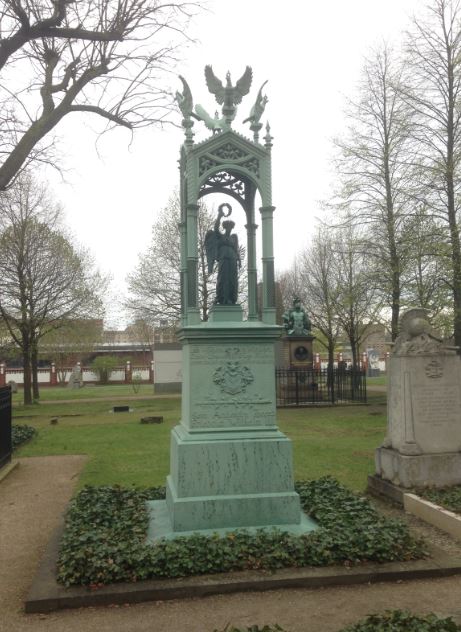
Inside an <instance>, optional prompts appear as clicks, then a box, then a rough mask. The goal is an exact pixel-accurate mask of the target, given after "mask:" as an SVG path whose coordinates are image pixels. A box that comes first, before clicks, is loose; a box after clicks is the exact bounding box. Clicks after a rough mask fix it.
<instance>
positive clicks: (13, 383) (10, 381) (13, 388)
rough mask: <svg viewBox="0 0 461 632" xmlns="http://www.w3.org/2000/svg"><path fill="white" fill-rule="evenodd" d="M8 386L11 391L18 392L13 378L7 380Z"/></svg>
mask: <svg viewBox="0 0 461 632" xmlns="http://www.w3.org/2000/svg"><path fill="white" fill-rule="evenodd" d="M8 386H10V387H11V392H12V393H17V392H18V385H17V384H16V382H15V381H14V380H9V382H8Z"/></svg>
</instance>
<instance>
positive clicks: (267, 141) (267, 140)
mask: <svg viewBox="0 0 461 632" xmlns="http://www.w3.org/2000/svg"><path fill="white" fill-rule="evenodd" d="M272 140H273V137H272V136H271V126H270V125H269V121H267V123H266V135H265V136H264V146H265V147H266V148H267V149H270V148H271V147H272Z"/></svg>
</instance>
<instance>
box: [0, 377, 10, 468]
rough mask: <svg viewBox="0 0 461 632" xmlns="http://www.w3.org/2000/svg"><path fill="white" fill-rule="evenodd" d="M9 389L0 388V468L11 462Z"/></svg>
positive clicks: (5, 387)
mask: <svg viewBox="0 0 461 632" xmlns="http://www.w3.org/2000/svg"><path fill="white" fill-rule="evenodd" d="M11 452H12V448H11V388H10V387H9V386H2V387H0V468H2V467H3V466H4V465H6V464H7V463H9V462H10V461H11Z"/></svg>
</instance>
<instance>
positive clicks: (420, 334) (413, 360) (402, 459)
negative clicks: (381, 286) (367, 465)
mask: <svg viewBox="0 0 461 632" xmlns="http://www.w3.org/2000/svg"><path fill="white" fill-rule="evenodd" d="M460 387H461V360H460V357H459V356H458V355H457V353H456V349H455V348H454V347H447V346H444V345H443V344H442V342H441V341H440V340H438V339H437V338H436V337H435V336H434V335H433V334H432V329H431V326H430V324H429V322H428V320H427V310H424V309H411V310H409V311H408V312H406V313H405V314H404V315H403V316H402V319H401V333H400V335H399V336H398V338H397V340H396V342H395V345H394V348H393V352H392V354H391V357H390V363H389V382H388V426H387V436H386V439H385V441H384V443H383V445H382V447H380V448H378V449H377V450H376V472H377V474H378V476H380V477H381V478H383V479H384V480H387V481H390V482H392V483H394V484H395V485H399V486H401V487H407V488H408V487H418V486H434V487H442V486H445V485H454V484H459V483H461V392H460Z"/></svg>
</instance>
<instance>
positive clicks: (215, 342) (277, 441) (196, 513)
mask: <svg viewBox="0 0 461 632" xmlns="http://www.w3.org/2000/svg"><path fill="white" fill-rule="evenodd" d="M205 77H206V82H207V86H208V89H209V91H210V92H211V93H213V94H214V95H215V97H216V101H217V102H218V104H220V105H222V112H221V115H219V114H218V113H217V114H216V115H215V117H214V118H213V117H211V116H210V115H209V114H208V113H207V112H206V110H205V109H204V108H203V107H202V106H199V105H197V106H195V109H194V105H193V100H192V94H191V91H190V89H189V86H188V84H187V82H186V80H185V79H184V78H182V77H181V78H180V79H181V81H182V85H183V91H182V93H179V92H178V93H177V95H176V99H177V102H178V105H179V108H180V110H181V112H182V115H183V121H182V126H183V128H184V132H185V141H184V144H183V145H182V147H181V156H180V182H181V184H180V199H181V223H180V230H181V299H182V322H181V327H180V329H179V334H178V335H179V339H180V340H181V342H182V348H183V383H182V410H181V421H180V423H179V424H178V425H177V426H176V427H175V428H174V429H173V430H172V433H171V455H170V474H169V476H168V478H167V485H166V487H167V491H166V502H165V501H154V502H153V503H151V505H152V512H151V515H152V520H151V528H150V537H151V538H152V539H153V540H155V539H156V538H159V537H163V536H164V537H175V536H179V535H184V534H187V533H190V532H195V531H204V532H206V531H208V530H212V531H216V530H220V529H225V530H229V529H235V528H237V527H272V526H277V527H279V528H281V529H283V530H289V531H292V532H295V533H302V532H305V531H309V530H311V529H312V528H314V526H313V524H312V523H311V522H310V521H309V519H308V518H307V517H306V516H305V515H304V514H303V513H302V511H301V508H300V501H299V497H298V494H297V493H296V492H295V491H294V484H293V467H292V448H291V441H290V440H289V439H288V438H287V437H286V436H285V435H284V434H283V433H282V432H280V430H279V429H278V428H277V421H276V404H275V366H274V343H275V341H276V340H277V339H278V338H279V337H280V336H281V333H282V328H281V327H279V326H277V325H276V324H275V313H276V309H275V281H274V253H273V213H274V206H273V205H272V197H271V148H272V137H271V135H270V129H269V125H268V124H267V125H266V134H265V136H264V139H263V142H262V143H261V142H260V140H259V133H260V131H261V129H262V123H261V122H260V119H261V116H262V114H263V112H264V108H265V106H266V103H267V97H266V96H264V95H263V93H262V88H263V86H264V84H263V86H261V89H260V90H259V92H258V94H257V97H256V101H255V103H254V105H253V107H252V109H251V112H250V114H249V116H248V117H247V118H246V119H245V122H247V123H250V131H251V132H252V138H251V139H248V138H246V137H245V136H244V135H242V134H240V133H238V132H236V131H234V130H233V129H232V123H233V121H234V119H235V117H236V113H237V105H238V104H239V103H240V102H241V100H242V98H243V97H244V96H245V95H246V94H248V92H249V91H250V88H251V82H252V70H251V68H250V67H248V66H247V68H246V70H245V72H244V74H243V76H242V77H241V78H240V79H239V80H238V81H237V82H236V84H235V85H233V84H232V81H231V77H230V74H229V73H227V77H226V83H225V84H223V83H222V82H221V81H220V80H219V79H218V78H217V77H216V76H215V75H214V73H213V70H212V68H211V66H206V68H205ZM195 121H200V122H203V123H205V125H206V127H207V128H208V129H210V130H211V132H212V134H211V135H210V136H209V137H208V138H207V139H206V140H204V141H203V142H199V143H195V142H194V132H193V126H194V124H195ZM257 192H259V194H260V196H261V201H262V205H261V207H260V208H259V219H258V220H257V219H256V212H255V197H256V193H257ZM211 193H220V194H227V195H228V196H229V197H230V198H232V199H233V200H234V201H236V202H238V203H239V204H240V205H241V207H242V208H243V211H244V213H245V228H246V244H245V250H246V259H247V262H246V266H247V276H248V297H247V314H246V318H245V319H244V317H243V309H242V307H241V305H240V304H239V303H238V295H239V289H238V268H239V266H240V265H242V263H241V261H240V251H239V244H238V239H237V235H236V234H234V233H233V232H232V231H233V229H234V221H233V220H230V219H229V215H230V214H231V213H232V207H231V205H230V204H221V205H220V206H219V209H218V213H217V218H216V222H215V225H214V228H213V229H212V230H210V231H209V232H208V234H207V235H206V239H205V249H206V253H207V259H208V266H209V268H210V269H213V268H214V267H215V266H216V267H217V270H218V278H217V292H216V300H215V304H214V305H213V306H212V308H211V309H210V314H209V320H208V321H207V322H202V321H201V320H200V312H199V304H198V222H197V218H198V211H199V206H198V204H199V200H200V199H201V198H203V197H204V196H206V195H208V194H211ZM258 224H259V226H260V228H259V226H258ZM258 231H259V232H260V233H261V235H260V238H261V240H262V288H263V291H262V306H261V307H262V309H261V310H260V312H261V314H262V317H261V318H259V316H258V305H257V283H258V279H257V265H256V237H257V234H258Z"/></svg>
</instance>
